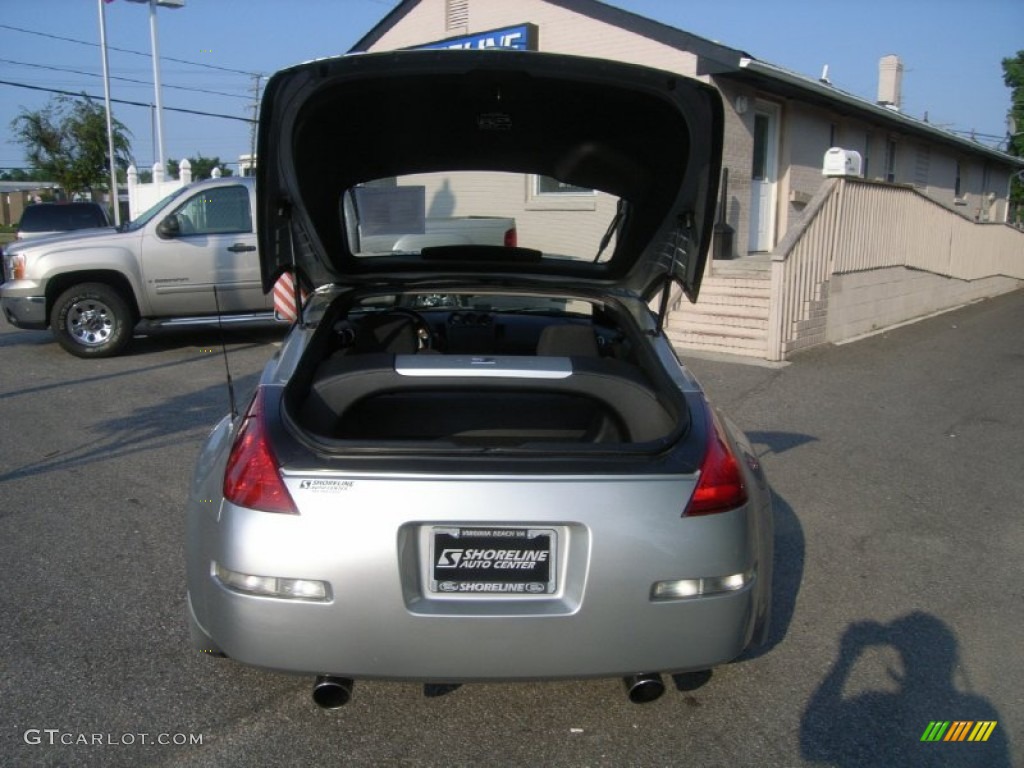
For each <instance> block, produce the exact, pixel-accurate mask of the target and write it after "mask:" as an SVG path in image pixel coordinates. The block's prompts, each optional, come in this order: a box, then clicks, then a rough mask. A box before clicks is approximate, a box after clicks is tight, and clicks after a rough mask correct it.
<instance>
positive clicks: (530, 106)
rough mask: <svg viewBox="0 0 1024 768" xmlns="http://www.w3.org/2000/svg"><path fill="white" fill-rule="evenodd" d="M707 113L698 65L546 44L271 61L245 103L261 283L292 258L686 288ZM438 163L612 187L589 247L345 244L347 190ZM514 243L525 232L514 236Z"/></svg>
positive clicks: (391, 275)
mask: <svg viewBox="0 0 1024 768" xmlns="http://www.w3.org/2000/svg"><path fill="white" fill-rule="evenodd" d="M722 124H723V118H722V106H721V99H720V97H719V96H718V93H717V91H715V90H714V89H713V88H711V87H709V86H707V85H705V84H703V83H700V82H697V81H694V80H690V79H687V78H685V77H681V76H679V75H676V74H672V73H669V72H663V71H659V70H654V69H649V68H646V67H640V66H636V65H630V64H623V63H618V62H611V61H604V60H595V59H585V58H580V57H572V56H563V55H556V54H543V53H536V52H511V51H500V52H498V51H398V52H392V53H380V54H366V55H354V56H345V57H339V58H334V59H326V60H321V61H313V62H309V63H306V64H301V65H299V66H296V67H292V68H290V69H286V70H283V71H281V72H278V73H277V74H276V75H274V76H273V77H272V78H271V80H270V81H269V83H268V85H267V88H266V91H265V93H264V97H263V103H262V108H261V113H260V125H259V147H258V154H259V158H260V162H259V165H258V169H257V181H258V183H257V199H258V215H259V222H260V227H259V248H260V257H261V266H262V277H263V285H264V290H266V291H269V290H270V289H271V288H272V286H273V283H274V281H275V280H276V279H277V277H278V276H279V275H280V274H281V273H282V272H283V271H285V270H287V269H292V268H294V269H295V270H296V271H297V273H298V274H299V276H300V279H301V281H302V282H303V283H304V284H305V285H306V287H307V288H308V287H316V286H319V285H323V284H327V283H337V284H349V285H359V284H378V285H379V284H394V285H408V284H413V283H416V282H420V281H433V282H436V281H437V280H445V279H449V278H450V279H452V280H459V279H462V278H465V277H466V276H473V277H475V278H479V277H481V276H485V277H487V278H488V279H494V280H497V281H501V280H504V279H507V280H515V281H516V282H518V283H522V281H524V280H531V279H536V280H539V281H541V282H546V283H548V284H561V285H580V286H583V285H585V286H588V287H590V288H595V287H600V288H602V289H604V290H609V291H622V292H626V293H629V294H631V295H635V296H640V297H642V298H644V299H645V300H649V299H651V298H652V297H653V296H654V295H655V294H657V292H658V291H659V290H661V289H663V288H665V287H666V285H667V283H668V282H669V281H671V280H674V281H676V282H677V283H679V285H680V286H681V287H682V288H683V290H684V292H685V293H686V294H687V295H688V296H689V298H690V299H691V300H692V301H695V300H696V298H697V295H698V292H699V290H700V282H701V277H702V274H703V270H704V264H705V261H706V258H707V252H708V244H709V239H710V235H711V231H712V225H713V218H714V212H715V211H714V209H715V200H716V195H717V187H718V178H719V172H720V166H721V151H722ZM450 172H451V173H465V172H469V173H473V174H489V173H493V174H505V175H508V174H515V175H519V176H521V177H526V178H528V179H532V178H538V179H539V178H543V179H547V180H555V183H556V184H559V185H565V188H569V189H575V190H578V189H583V190H596V192H594V195H595V198H594V199H595V201H596V202H594V205H595V207H599V206H601V205H602V204H604V203H603V202H602V199H603V198H601V197H600V196H601V195H610V196H613V198H614V200H615V202H614V203H613V208H612V209H611V210H612V212H613V215H611V216H609V217H608V220H607V221H603V222H602V224H601V227H600V229H601V230H603V231H604V235H603V237H601V247H600V249H598V251H597V255H595V254H594V252H592V251H591V252H589V253H586V254H583V255H581V254H572V253H567V252H562V251H561V250H559V251H558V252H548V250H547V249H540V248H533V247H513V246H511V245H510V244H506V245H505V246H491V245H482V246H481V245H466V246H461V247H455V246H442V247H434V248H423V249H422V250H421V251H417V252H408V251H402V250H394V251H388V252H382V253H367V252H365V251H364V250H361V249H360V247H359V245H358V242H359V237H358V234H359V232H360V229H359V228H360V226H362V224H363V222H361V221H359V220H358V217H359V215H360V211H359V209H358V205H357V198H358V197H359V196H358V195H355V194H352V191H354V190H360V189H362V188H365V187H367V186H373V187H377V188H379V187H381V186H390V187H394V186H395V183H394V182H392V181H391V180H393V179H396V178H405V177H410V178H414V180H416V181H417V183H419V184H423V183H424V182H422V181H421V180H422V179H423V178H427V179H428V181H427V182H425V183H426V184H430V183H431V181H430V180H431V179H436V178H438V177H439V176H440V177H444V174H447V173H450ZM410 175H412V176H410ZM425 175H426V176H425ZM474 178H475V177H474ZM399 183H401V182H399ZM523 186H525V184H524V183H522V182H521V181H520V188H522V187H523ZM466 197H467V196H466V195H463V198H466ZM437 199H438V198H437V197H436V196H435V198H434V200H435V201H436V200H437ZM519 202H520V204H521V195H520V201H519ZM411 218H415V216H412V217H411ZM409 226H411V225H409ZM592 228H593V227H592ZM520 245H525V246H531V245H532V243H531V242H529V241H528V242H525V243H524V242H523V241H522V237H521V238H520Z"/></svg>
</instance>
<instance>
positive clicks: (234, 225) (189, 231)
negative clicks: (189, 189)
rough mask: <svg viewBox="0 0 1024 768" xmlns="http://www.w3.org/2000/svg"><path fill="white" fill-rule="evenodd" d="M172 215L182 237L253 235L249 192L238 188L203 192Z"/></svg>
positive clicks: (241, 187) (194, 196) (240, 187)
mask: <svg viewBox="0 0 1024 768" xmlns="http://www.w3.org/2000/svg"><path fill="white" fill-rule="evenodd" d="M174 213H175V214H177V216H178V222H179V223H180V225H181V234H182V235H184V236H188V235H223V234H230V233H235V232H252V214H251V211H250V208H249V191H248V190H247V189H246V188H245V187H243V186H241V185H238V186H232V187H217V188H215V189H207V190H204V191H203V192H200V193H199V194H197V195H193V196H192V197H191V198H189V199H188V200H187V201H186V202H185V203H184V205H181V206H180V207H178V208H177V209H175V211H174Z"/></svg>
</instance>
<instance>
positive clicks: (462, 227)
mask: <svg viewBox="0 0 1024 768" xmlns="http://www.w3.org/2000/svg"><path fill="white" fill-rule="evenodd" d="M255 193H256V188H255V184H254V181H253V179H251V178H245V177H228V178H220V179H211V180H209V181H200V182H197V183H195V184H191V185H189V186H186V187H182V188H181V189H179V190H177V191H176V192H174V193H173V194H171V195H170V196H168V197H166V198H164V199H163V200H161V201H160V202H159V203H157V204H156V205H154V206H153V207H152V208H150V209H149V210H148V211H146V212H145V213H143V214H141V215H140V216H138V217H137V218H136V219H135V220H133V221H131V222H129V223H128V224H125V225H123V226H122V227H121V228H120V229H116V230H115V229H113V228H111V227H106V228H102V229H96V230H90V231H88V232H83V231H80V232H76V233H75V234H74V235H64V236H57V237H47V238H40V239H37V240H32V241H26V242H24V243H16V244H13V245H11V246H9V247H8V248H7V249H6V250H5V252H4V257H3V262H4V263H3V267H4V270H3V278H4V282H2V283H0V308H2V310H3V315H4V317H5V318H6V319H7V321H8V322H9V323H10V324H11V325H13V326H15V327H17V328H24V329H30V330H45V329H46V328H50V329H51V330H52V331H53V334H54V336H55V337H56V339H57V341H58V342H59V343H60V345H61V346H62V347H63V348H64V349H66V350H67V351H68V352H70V353H71V354H73V355H76V356H78V357H109V356H111V355H116V354H117V353H119V352H120V351H122V350H123V349H124V347H125V346H126V345H127V344H128V342H129V341H131V338H132V336H133V335H134V333H136V332H145V331H146V330H147V329H152V328H154V327H168V326H170V327H173V326H184V325H203V324H214V323H217V322H218V321H220V322H224V323H240V322H269V321H272V320H273V319H274V315H273V299H272V296H271V295H265V294H264V293H263V290H262V287H261V283H260V265H259V259H258V258H257V253H256V235H255V226H254V224H255V219H256V194H255ZM421 215H422V214H421ZM405 231H406V232H410V231H411V232H413V233H419V234H414V235H406V236H402V237H399V236H398V235H395V234H387V235H384V236H383V237H382V238H377V239H381V240H386V241H387V243H386V247H387V248H388V249H389V250H391V249H394V248H402V249H406V248H409V247H412V246H416V247H422V246H425V245H434V244H435V242H434V240H435V239H437V236H438V235H440V236H441V239H442V240H444V241H445V242H458V243H475V244H490V243H492V241H493V244H497V245H501V244H506V245H508V244H514V238H515V221H514V219H506V218H497V217H494V218H492V217H474V218H469V217H467V218H464V219H459V218H447V219H443V220H438V221H433V220H431V221H427V222H426V223H425V224H421V225H419V226H417V225H416V223H415V222H413V223H412V226H411V227H409V228H408V229H406V230H405ZM510 238H511V239H512V240H513V242H511V243H510V242H509V240H510ZM414 241H415V242H414ZM215 289H216V290H215Z"/></svg>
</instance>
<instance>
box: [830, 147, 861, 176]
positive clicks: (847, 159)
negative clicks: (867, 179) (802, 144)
mask: <svg viewBox="0 0 1024 768" xmlns="http://www.w3.org/2000/svg"><path fill="white" fill-rule="evenodd" d="M861 168H862V166H861V160H860V152H855V151H853V150H852V149H843V148H842V147H832V148H831V149H830V150H828V151H827V152H826V153H825V162H824V164H823V165H822V167H821V174H822V176H856V177H858V178H860V177H861V176H863V175H864V174H863V171H862V170H861Z"/></svg>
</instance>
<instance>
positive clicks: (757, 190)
mask: <svg viewBox="0 0 1024 768" xmlns="http://www.w3.org/2000/svg"><path fill="white" fill-rule="evenodd" d="M777 126H778V111H777V110H775V109H771V108H762V107H759V108H758V109H757V110H756V111H755V112H754V156H753V160H752V162H751V171H750V176H751V181H750V242H749V245H748V250H750V251H752V252H757V251H761V252H764V251H770V250H771V249H772V248H773V247H774V245H775V242H774V238H775V183H776V180H777V169H778V142H777V140H776V135H777Z"/></svg>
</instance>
